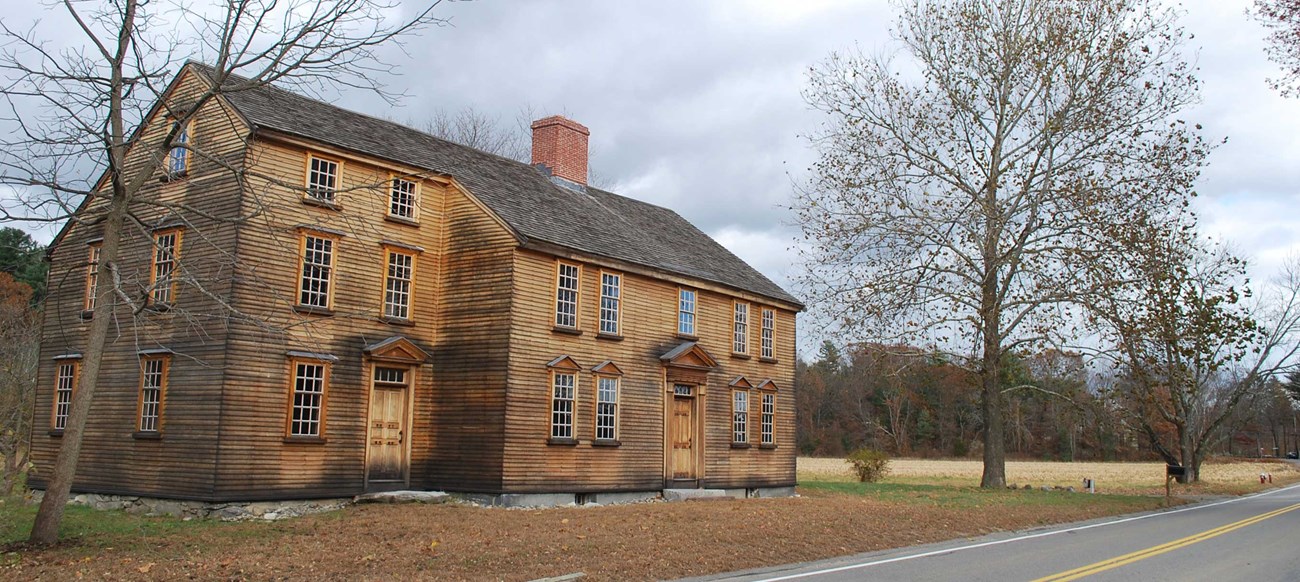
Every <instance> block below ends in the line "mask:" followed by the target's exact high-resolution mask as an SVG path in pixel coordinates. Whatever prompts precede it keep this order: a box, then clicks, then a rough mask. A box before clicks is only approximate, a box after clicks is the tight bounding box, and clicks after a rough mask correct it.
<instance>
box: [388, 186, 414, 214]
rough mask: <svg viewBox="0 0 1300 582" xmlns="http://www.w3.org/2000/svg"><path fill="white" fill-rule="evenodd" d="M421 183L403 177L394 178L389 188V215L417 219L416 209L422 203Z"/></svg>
mask: <svg viewBox="0 0 1300 582" xmlns="http://www.w3.org/2000/svg"><path fill="white" fill-rule="evenodd" d="M419 201H420V183H419V182H416V181H413V180H406V179H403V178H397V177H394V178H393V182H392V185H391V186H390V189H389V197H388V215H389V216H391V217H393V218H397V219H401V220H410V221H416V220H419V219H418V218H417V216H416V211H417V210H418V208H419V204H420V202H419Z"/></svg>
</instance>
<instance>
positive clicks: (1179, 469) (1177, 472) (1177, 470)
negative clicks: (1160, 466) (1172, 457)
mask: <svg viewBox="0 0 1300 582" xmlns="http://www.w3.org/2000/svg"><path fill="white" fill-rule="evenodd" d="M1186 475H1187V467H1184V466H1182V465H1165V476H1166V477H1184V476H1186Z"/></svg>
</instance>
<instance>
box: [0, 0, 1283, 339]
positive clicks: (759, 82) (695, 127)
mask: <svg viewBox="0 0 1300 582" xmlns="http://www.w3.org/2000/svg"><path fill="white" fill-rule="evenodd" d="M1248 4H1249V3H1248V2H1246V1H1214V0H1193V1H1190V2H1187V3H1185V5H1184V9H1185V11H1186V14H1185V16H1184V18H1183V20H1182V24H1183V25H1184V26H1185V27H1186V28H1187V30H1188V31H1189V32H1190V33H1192V34H1194V35H1195V38H1194V40H1193V41H1192V45H1193V47H1196V48H1197V49H1198V52H1197V53H1196V55H1197V63H1198V65H1199V66H1200V68H1201V75H1200V77H1201V79H1202V80H1203V81H1204V86H1203V91H1202V94H1203V97H1204V103H1203V104H1202V105H1201V106H1199V107H1198V108H1196V109H1195V110H1193V111H1191V112H1189V113H1188V115H1187V118H1188V119H1189V120H1191V121H1194V122H1199V123H1201V124H1203V125H1204V126H1205V129H1206V136H1207V137H1212V138H1219V137H1227V138H1228V142H1227V143H1226V144H1225V145H1223V146H1222V147H1220V148H1219V149H1218V150H1217V151H1216V152H1215V153H1214V154H1213V155H1212V157H1211V166H1210V167H1209V169H1208V171H1207V172H1206V174H1205V175H1204V178H1203V180H1202V182H1201V186H1200V188H1199V192H1200V193H1201V198H1200V200H1199V205H1200V210H1201V212H1202V215H1203V218H1204V227H1205V231H1206V233H1207V234H1210V235H1215V236H1218V237H1221V238H1224V239H1227V240H1229V241H1231V242H1232V243H1233V244H1234V245H1235V247H1236V249H1237V250H1238V252H1240V253H1242V254H1244V255H1245V256H1247V257H1248V258H1249V259H1250V260H1251V262H1252V274H1253V277H1254V279H1255V280H1262V279H1267V278H1268V277H1269V276H1271V274H1272V273H1273V272H1275V271H1276V269H1277V266H1278V264H1279V263H1280V262H1281V260H1282V259H1283V258H1284V257H1285V256H1286V255H1287V254H1288V253H1289V252H1292V251H1293V250H1295V249H1297V247H1298V246H1300V212H1298V209H1300V204H1298V203H1300V195H1298V194H1297V192H1300V175H1298V174H1300V116H1298V115H1296V114H1295V112H1296V111H1297V108H1300V101H1296V100H1286V99H1283V98H1281V97H1280V96H1278V95H1277V94H1276V93H1275V92H1274V91H1272V90H1271V89H1269V87H1268V86H1267V84H1266V82H1265V79H1266V78H1267V77H1269V76H1271V75H1275V74H1276V71H1277V68H1276V67H1275V66H1274V65H1273V64H1271V63H1270V62H1269V61H1268V60H1267V59H1266V57H1265V54H1264V48H1263V41H1262V39H1263V37H1264V34H1265V33H1264V30H1263V29H1262V28H1261V27H1260V26H1259V25H1258V24H1256V23H1254V22H1252V21H1251V20H1250V19H1249V18H1248V17H1247V16H1246V14H1245V10H1246V7H1247V6H1248ZM25 6H26V4H25V3H24V7H25ZM27 9H28V10H35V9H34V8H27ZM439 10H440V11H441V13H442V14H443V15H444V16H446V17H450V18H451V19H452V23H453V26H450V27H445V28H438V29H431V30H428V31H426V32H424V33H423V34H422V35H421V37H420V38H418V39H412V40H411V41H409V42H408V43H407V45H406V51H407V52H408V53H409V56H406V55H401V54H396V53H394V54H391V55H390V56H389V58H388V60H389V61H390V62H393V63H394V64H397V65H399V67H400V71H401V76H399V77H394V78H391V79H389V84H390V88H391V89H394V90H399V91H403V92H405V93H406V94H407V95H408V97H407V98H406V99H405V100H404V101H403V103H402V105H401V107H399V108H397V109H394V108H392V107H390V106H388V105H386V104H385V103H384V102H383V101H381V100H380V99H378V98H376V97H375V96H374V95H371V94H366V93H363V92H360V91H356V92H346V91H345V92H343V93H341V94H339V95H338V96H337V104H339V105H341V106H343V107H346V108H349V109H355V110H358V111H362V112H365V113H369V114H373V115H378V116H383V117H389V118H393V119H398V120H418V119H422V118H425V117H429V116H431V115H432V113H433V112H435V111H438V110H449V111H455V110H459V109H461V108H463V107H466V106H472V107H474V108H475V109H477V110H478V111H480V112H483V113H487V114H489V115H496V116H500V118H501V119H502V120H505V121H510V122H513V120H514V118H515V117H516V115H517V114H518V112H519V110H520V109H521V108H522V107H532V108H533V109H534V110H535V111H536V112H537V114H538V116H539V117H540V116H544V115H549V114H553V113H560V114H564V115H566V116H568V117H570V118H573V119H575V120H577V121H579V122H581V123H583V124H585V125H586V126H587V127H589V128H590V129H591V150H592V166H593V170H594V171H595V172H596V173H597V174H599V175H600V176H601V177H602V179H603V180H604V182H605V183H607V184H608V187H609V189H611V190H613V191H615V192H618V193H620V194H624V195H627V196H631V197H633V198H637V199H640V200H645V201H648V202H651V203H655V204H659V205H663V206H667V207H669V208H672V209H674V210H676V211H677V212H679V213H681V214H682V215H683V216H685V217H686V218H687V219H689V220H691V221H692V222H694V223H695V224H696V225H697V226H699V227H700V228H701V229H703V230H704V231H706V232H708V233H709V234H711V235H713V236H714V237H715V238H717V239H718V240H719V241H720V242H721V243H722V244H723V245H725V246H727V247H728V248H730V249H731V250H732V251H733V252H735V253H736V254H737V255H739V256H740V257H741V258H743V259H745V260H747V261H748V262H749V263H750V264H752V265H754V266H755V267H756V268H758V269H759V270H760V271H762V272H763V273H764V274H766V275H767V276H768V277H770V278H772V279H773V280H774V281H776V282H777V283H779V284H781V285H783V286H785V287H787V288H788V289H791V290H792V291H796V292H797V289H793V288H792V287H793V285H792V280H793V278H794V276H795V274H796V272H797V267H796V266H795V265H794V263H795V261H796V254H795V253H794V252H793V251H792V250H791V247H792V245H793V244H794V237H795V234H796V230H795V229H794V228H793V226H791V225H790V224H789V221H790V213H789V212H788V211H787V210H786V209H785V207H786V206H788V205H789V203H790V198H791V193H792V183H793V182H795V181H799V180H801V179H802V178H803V176H804V175H805V172H806V169H807V168H808V167H809V165H810V164H811V162H812V153H811V151H810V150H809V148H808V144H807V141H806V140H805V139H804V138H803V137H802V136H803V135H806V134H807V133H809V132H811V131H813V130H814V129H815V128H816V125H817V123H818V122H819V116H818V115H817V114H815V113H814V112H812V111H811V110H810V109H809V107H808V106H807V105H806V104H805V102H804V100H803V98H802V97H801V95H800V91H801V90H802V89H803V88H804V86H805V76H806V73H807V70H808V68H809V67H810V66H813V65H815V64H816V63H818V62H819V61H821V60H823V59H824V58H826V56H827V55H828V54H829V53H830V52H831V51H834V50H842V49H846V48H852V47H853V46H854V45H855V44H856V45H857V46H860V47H861V48H862V49H864V50H867V51H876V50H878V49H884V48H886V47H887V46H888V43H889V28H890V25H891V24H892V22H893V19H894V16H893V15H892V12H891V9H890V7H889V5H888V3H886V2H884V1H880V0H858V1H849V0H798V1H791V0H747V1H745V2H739V1H716V2H704V1H700V0H691V1H667V0H659V1H654V2H610V1H608V0H585V1H580V0H528V1H522V0H516V1H506V0H478V1H474V2H455V3H446V4H444V5H443V6H442V7H440V8H439ZM13 17H14V15H13V14H10V16H8V17H6V18H7V19H8V18H13ZM809 323H812V322H808V323H805V324H803V325H804V327H802V328H801V329H800V335H801V336H803V337H804V338H805V339H806V338H809V337H814V338H815V337H817V336H819V335H820V334H819V332H818V330H817V329H812V328H810V327H809V325H808V324H809ZM804 345H808V344H807V343H806V342H805V343H804Z"/></svg>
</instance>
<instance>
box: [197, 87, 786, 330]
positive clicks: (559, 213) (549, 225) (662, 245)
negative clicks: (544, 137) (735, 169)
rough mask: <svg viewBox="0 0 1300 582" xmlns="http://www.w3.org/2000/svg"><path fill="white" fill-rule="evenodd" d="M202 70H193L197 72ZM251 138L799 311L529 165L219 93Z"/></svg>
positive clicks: (612, 203) (531, 236) (630, 206)
mask: <svg viewBox="0 0 1300 582" xmlns="http://www.w3.org/2000/svg"><path fill="white" fill-rule="evenodd" d="M196 68H197V69H199V70H200V71H202V67H196ZM224 95H225V98H226V99H227V101H228V102H229V103H230V104H231V105H232V106H233V107H234V108H235V109H236V110H237V111H238V112H239V113H240V114H241V115H242V116H243V117H244V119H245V120H246V121H248V122H249V123H250V124H252V125H253V126H254V128H255V130H271V131H274V132H278V133H282V134H287V135H292V136H298V137H301V138H306V139H309V140H313V141H317V142H321V143H325V144H329V145H331V146H335V147H340V148H344V149H348V150H352V151H355V152H358V153H361V154H366V155H370V156H374V157H378V158H383V159H387V160H390V161H394V162H399V163H402V164H406V165H410V166H414V167H417V168H423V169H425V170H428V171H431V172H434V173H436V174H441V175H446V176H451V177H452V178H454V179H455V180H456V181H457V182H459V183H460V184H461V185H463V186H464V187H465V188H466V189H467V190H469V192H470V193H471V194H472V195H473V196H475V197H476V198H478V199H479V200H480V201H481V202H482V203H483V204H484V205H485V206H487V207H488V209H489V210H491V211H492V212H493V213H495V214H496V215H497V216H498V217H499V218H500V219H501V220H502V221H504V222H505V223H506V224H507V225H509V226H510V228H511V229H513V230H514V231H515V233H516V234H517V235H518V236H520V237H521V238H523V239H524V240H523V242H524V244H525V245H527V244H529V243H530V242H533V241H537V242H542V243H550V244H552V245H557V246H559V247H564V248H567V249H572V250H574V251H578V252H580V253H587V254H591V255H596V256H601V257H607V258H611V259H616V260H620V261H626V262H628V263H633V264H636V265H641V266H644V267H649V268H652V269H657V270H661V271H666V272H669V273H673V274H677V275H683V276H686V277H690V278H696V279H701V280H704V281H708V282H711V283H715V284H720V285H724V286H728V287H732V288H736V289H739V290H742V291H747V292H750V293H753V294H756V295H759V296H763V297H767V298H771V299H775V300H778V301H780V302H783V303H787V304H793V305H795V306H798V307H802V303H801V302H800V301H799V300H798V299H796V298H795V297H794V296H793V295H791V294H790V293H787V292H786V291H785V290H784V289H782V288H781V287H780V286H778V285H777V284H775V283H773V282H772V281H771V280H769V279H768V278H767V277H765V276H763V274H761V273H759V272H758V271H757V270H755V269H754V268H753V267H751V266H749V265H748V264H747V263H745V262H744V261H742V260H741V259H740V258H739V257H736V256H735V255H734V254H732V253H731V252H730V251H728V250H727V249H725V248H723V247H722V245H720V244H718V243H717V241H714V240H713V239H712V238H711V237H709V236H708V235H707V234H705V233H704V232H702V231H700V230H699V229H698V228H696V227H695V226H694V225H693V224H691V223H690V222H688V221H687V220H686V219H684V218H682V217H681V216H680V215H678V214H677V213H676V212H673V211H672V210H669V209H667V208H663V207H660V206H655V205H653V204H648V203H645V202H641V201H638V200H633V199H631V198H627V197H625V196H619V195H617V194H613V193H611V192H606V191H604V190H600V189H597V188H591V187H586V188H581V187H577V188H570V187H563V186H560V185H557V184H556V183H554V182H553V181H552V180H551V179H550V178H549V177H548V176H547V175H546V174H545V173H544V172H543V170H540V169H538V168H535V167H533V166H530V165H528V164H525V163H522V162H518V161H515V160H511V159H508V158H504V157H501V156H496V155H492V154H489V153H486V152H482V151H479V150H476V149H473V148H470V147H466V146H462V145H459V144H455V143H452V142H449V141H446V140H443V139H439V138H437V137H434V136H432V135H429V134H427V133H424V132H422V131H418V130H416V129H412V128H409V127H406V126H403V125H400V124H398V123H394V122H391V121H386V120H383V119H378V118H375V117H371V116H368V115H364V114H361V113H356V112H353V111H348V110H346V109H342V108H340V107H336V106H334V105H330V104H328V103H324V102H322V101H318V100H315V99H311V98H308V97H305V96H302V95H299V94H296V93H293V92H290V91H286V90H283V89H279V88H274V87H263V88H258V89H252V90H244V91H235V92H230V93H225V94H224Z"/></svg>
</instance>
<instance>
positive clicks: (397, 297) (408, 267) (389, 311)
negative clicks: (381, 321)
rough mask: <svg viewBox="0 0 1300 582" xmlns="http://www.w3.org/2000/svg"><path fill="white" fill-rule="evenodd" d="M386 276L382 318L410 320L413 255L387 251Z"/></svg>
mask: <svg viewBox="0 0 1300 582" xmlns="http://www.w3.org/2000/svg"><path fill="white" fill-rule="evenodd" d="M387 254H388V276H387V277H386V278H385V282H384V317H392V318H394V319H410V318H411V281H412V279H413V277H414V273H415V255H412V254H410V253H403V252H398V251H395V250H389V251H387Z"/></svg>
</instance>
